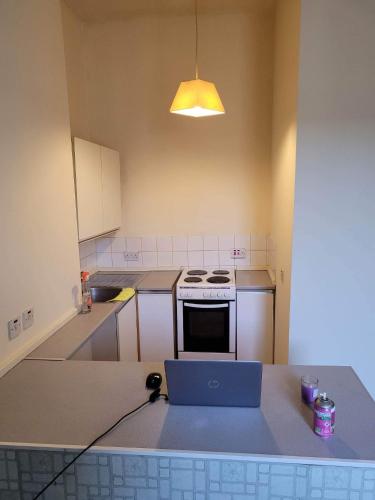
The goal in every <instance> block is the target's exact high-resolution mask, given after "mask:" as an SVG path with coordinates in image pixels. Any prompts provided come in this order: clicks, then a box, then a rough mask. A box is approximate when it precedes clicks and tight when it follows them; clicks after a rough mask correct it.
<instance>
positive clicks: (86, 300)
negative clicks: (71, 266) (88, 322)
mask: <svg viewBox="0 0 375 500" xmlns="http://www.w3.org/2000/svg"><path fill="white" fill-rule="evenodd" d="M89 277H90V273H88V272H87V271H81V285H82V307H81V313H82V314H87V313H89V312H91V307H92V297H91V292H90V287H89Z"/></svg>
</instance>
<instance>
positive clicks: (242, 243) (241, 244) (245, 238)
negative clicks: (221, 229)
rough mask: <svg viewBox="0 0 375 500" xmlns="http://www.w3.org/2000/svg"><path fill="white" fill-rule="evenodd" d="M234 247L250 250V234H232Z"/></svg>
mask: <svg viewBox="0 0 375 500" xmlns="http://www.w3.org/2000/svg"><path fill="white" fill-rule="evenodd" d="M234 248H245V250H250V234H236V235H235V236H234Z"/></svg>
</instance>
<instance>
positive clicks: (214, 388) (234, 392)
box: [164, 359, 262, 407]
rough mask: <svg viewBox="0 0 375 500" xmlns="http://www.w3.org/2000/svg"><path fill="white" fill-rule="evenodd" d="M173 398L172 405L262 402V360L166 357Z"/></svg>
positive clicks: (222, 404) (250, 404) (256, 404)
mask: <svg viewBox="0 0 375 500" xmlns="http://www.w3.org/2000/svg"><path fill="white" fill-rule="evenodd" d="M164 367H165V373H166V377H167V386H168V396H169V402H170V404H172V405H193V406H251V407H258V406H259V405H260V395H261V387H262V363H261V362H260V361H201V360H199V361H198V360H194V361H193V360H192V361H190V360H181V359H173V360H166V361H164Z"/></svg>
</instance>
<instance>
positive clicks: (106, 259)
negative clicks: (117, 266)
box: [96, 252, 113, 267]
mask: <svg viewBox="0 0 375 500" xmlns="http://www.w3.org/2000/svg"><path fill="white" fill-rule="evenodd" d="M96 263H97V266H98V267H113V263H112V254H111V253H103V252H100V253H97V255H96Z"/></svg>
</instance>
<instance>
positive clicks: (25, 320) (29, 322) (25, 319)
mask: <svg viewBox="0 0 375 500" xmlns="http://www.w3.org/2000/svg"><path fill="white" fill-rule="evenodd" d="M33 324H34V309H33V308H32V307H30V309H26V311H23V313H22V328H23V329H24V330H26V328H30V326H33Z"/></svg>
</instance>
